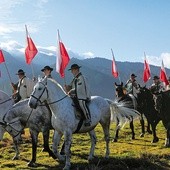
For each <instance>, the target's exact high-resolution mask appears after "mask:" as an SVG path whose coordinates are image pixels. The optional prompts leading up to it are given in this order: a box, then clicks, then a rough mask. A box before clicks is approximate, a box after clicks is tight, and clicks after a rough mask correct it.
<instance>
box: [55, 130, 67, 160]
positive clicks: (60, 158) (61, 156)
mask: <svg viewBox="0 0 170 170" xmlns="http://www.w3.org/2000/svg"><path fill="white" fill-rule="evenodd" d="M61 137H62V134H61V133H59V132H58V131H56V130H55V131H54V134H53V145H52V149H53V153H54V154H55V156H56V157H57V158H58V160H59V161H64V160H65V157H64V155H60V153H59V152H58V146H59V144H60V140H61Z"/></svg>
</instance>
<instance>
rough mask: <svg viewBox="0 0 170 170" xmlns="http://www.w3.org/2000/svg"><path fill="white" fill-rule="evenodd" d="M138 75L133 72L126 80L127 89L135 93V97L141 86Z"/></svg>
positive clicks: (128, 91)
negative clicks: (137, 78)
mask: <svg viewBox="0 0 170 170" xmlns="http://www.w3.org/2000/svg"><path fill="white" fill-rule="evenodd" d="M136 77H137V76H136V75H135V74H134V73H132V74H131V75H130V79H129V80H128V81H127V82H126V84H125V89H126V91H127V94H132V95H134V96H135V97H137V94H136V93H137V91H138V88H139V86H140V85H139V83H138V82H137V81H136V79H135V78H136Z"/></svg>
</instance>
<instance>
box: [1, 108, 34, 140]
mask: <svg viewBox="0 0 170 170" xmlns="http://www.w3.org/2000/svg"><path fill="white" fill-rule="evenodd" d="M32 111H33V109H32V110H31V112H30V114H29V116H28V117H27V120H26V123H25V126H26V124H27V122H28V120H29V118H30V116H31V114H32ZM6 115H7V112H6V113H5V115H4V117H3V119H2V120H3V122H0V125H2V126H3V127H4V129H5V130H6V131H7V132H8V133H9V134H11V133H10V131H8V129H7V127H8V126H10V127H11V128H12V129H13V130H14V131H16V132H17V134H16V135H14V136H12V137H13V139H14V138H16V137H17V136H18V135H19V134H21V132H22V131H23V130H24V129H25V126H24V127H23V128H21V130H17V129H16V128H14V127H13V126H12V124H14V123H16V122H19V123H20V121H19V120H16V121H13V122H10V123H8V122H6V121H5V117H6Z"/></svg>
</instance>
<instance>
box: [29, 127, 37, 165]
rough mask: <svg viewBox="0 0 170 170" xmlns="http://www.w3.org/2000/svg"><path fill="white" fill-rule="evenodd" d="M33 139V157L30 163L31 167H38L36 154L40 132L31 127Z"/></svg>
mask: <svg viewBox="0 0 170 170" xmlns="http://www.w3.org/2000/svg"><path fill="white" fill-rule="evenodd" d="M30 134H31V139H32V159H31V161H30V162H29V163H28V166H30V167H36V166H37V165H36V163H35V162H36V154H37V142H38V134H39V132H37V131H33V130H31V129H30Z"/></svg>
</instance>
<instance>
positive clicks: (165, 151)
mask: <svg viewBox="0 0 170 170" xmlns="http://www.w3.org/2000/svg"><path fill="white" fill-rule="evenodd" d="M114 128H115V125H114V124H112V125H111V132H110V138H111V140H112V139H113V136H114ZM140 132H141V126H140V124H139V121H136V122H135V133H136V139H135V140H131V133H130V129H129V125H128V124H127V125H126V126H125V127H124V129H122V130H121V131H120V138H119V140H118V142H117V143H114V142H110V158H109V159H104V154H105V142H104V140H103V132H102V130H101V126H100V125H98V126H97V127H96V134H97V138H98V141H97V145H96V150H95V155H96V158H95V159H94V160H93V161H92V162H88V161H87V157H88V153H89V148H90V138H89V136H88V134H75V135H73V143H72V148H71V151H72V157H71V162H72V168H71V169H73V170H118V169H120V170H121V169H122V170H126V169H127V170H131V169H134V170H135V169H138V170H140V169H141V170H152V169H153V170H157V169H158V170H159V169H170V155H169V153H170V148H165V147H164V139H165V129H164V127H163V126H162V123H159V124H158V126H157V134H158V137H159V139H160V140H159V142H158V143H156V144H152V143H151V140H152V135H150V134H147V133H146V134H145V137H144V138H140V137H139V135H140ZM51 134H52V133H51ZM51 136H52V135H51ZM23 138H24V143H23V144H22V145H21V146H20V152H21V155H20V160H15V161H13V160H12V158H13V156H14V149H13V146H12V139H11V137H10V136H9V135H8V134H7V133H5V138H4V140H3V141H1V142H0V169H31V168H29V167H27V163H28V161H29V160H30V158H31V142H30V141H31V140H30V137H29V132H28V129H27V130H26V134H25V135H24V136H23ZM51 140H52V139H51V138H50V145H51V144H52V142H51ZM41 150H42V134H40V135H39V143H38V151H37V163H38V167H37V168H32V169H56V170H60V169H62V168H63V167H64V164H60V163H59V162H58V161H57V160H53V159H52V158H50V157H49V156H48V154H47V153H44V152H41Z"/></svg>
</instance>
